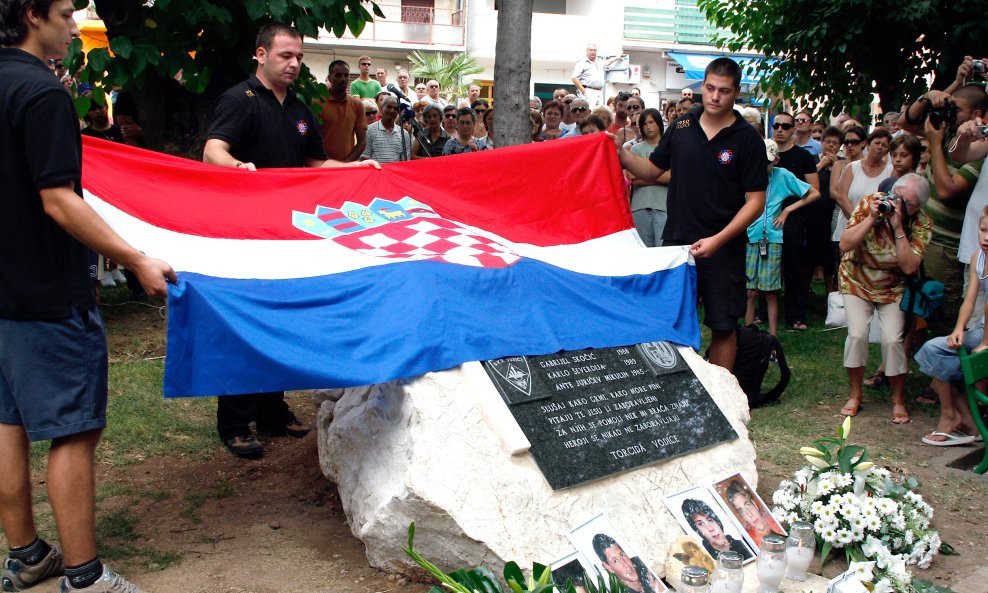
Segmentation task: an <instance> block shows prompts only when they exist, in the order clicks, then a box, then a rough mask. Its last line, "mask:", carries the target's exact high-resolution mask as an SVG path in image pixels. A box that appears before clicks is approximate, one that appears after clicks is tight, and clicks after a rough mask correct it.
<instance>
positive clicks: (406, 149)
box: [360, 121, 412, 163]
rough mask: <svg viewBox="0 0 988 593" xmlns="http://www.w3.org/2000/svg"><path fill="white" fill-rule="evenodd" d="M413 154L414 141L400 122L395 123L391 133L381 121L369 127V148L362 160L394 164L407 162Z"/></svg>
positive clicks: (367, 147) (362, 155) (365, 150)
mask: <svg viewBox="0 0 988 593" xmlns="http://www.w3.org/2000/svg"><path fill="white" fill-rule="evenodd" d="M399 132H400V133H399ZM411 154H412V139H411V138H410V137H409V136H408V132H406V131H405V130H403V129H402V127H401V126H400V125H398V122H395V125H394V129H392V130H391V131H390V132H389V131H387V130H386V129H385V128H384V126H383V125H382V124H381V122H379V121H376V122H374V123H372V124H371V125H369V126H367V146H366V147H365V148H364V152H363V154H361V155H360V158H363V159H374V160H375V161H377V162H379V163H393V162H395V161H407V160H408V159H409V158H411Z"/></svg>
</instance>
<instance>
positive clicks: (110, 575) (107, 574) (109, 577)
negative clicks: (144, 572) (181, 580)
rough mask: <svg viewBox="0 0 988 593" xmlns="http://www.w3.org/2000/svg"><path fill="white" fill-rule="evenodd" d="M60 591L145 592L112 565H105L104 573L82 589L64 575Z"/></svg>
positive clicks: (63, 592) (91, 592)
mask: <svg viewBox="0 0 988 593" xmlns="http://www.w3.org/2000/svg"><path fill="white" fill-rule="evenodd" d="M58 590H59V592H60V593H71V592H72V591H85V592H86V593H144V590H143V589H141V588H140V587H138V586H137V585H135V584H134V583H131V582H130V581H128V580H127V579H125V578H123V577H122V576H120V575H118V574H117V573H115V572H113V571H112V570H110V567H109V566H107V565H105V564H104V565H103V574H102V575H100V578H99V579H97V580H96V582H95V583H93V584H92V585H89V586H88V587H85V588H82V589H76V588H74V587H72V586H71V585H69V579H68V578H67V577H62V580H61V582H60V583H59V585H58Z"/></svg>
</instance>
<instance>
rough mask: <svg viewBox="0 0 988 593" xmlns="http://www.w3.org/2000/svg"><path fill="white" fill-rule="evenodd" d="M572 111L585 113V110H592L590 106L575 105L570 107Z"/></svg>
mask: <svg viewBox="0 0 988 593" xmlns="http://www.w3.org/2000/svg"><path fill="white" fill-rule="evenodd" d="M570 111H572V112H573V113H583V112H585V111H590V108H589V107H574V108H572V109H570Z"/></svg>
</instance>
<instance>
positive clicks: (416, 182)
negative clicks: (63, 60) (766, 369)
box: [83, 134, 700, 397]
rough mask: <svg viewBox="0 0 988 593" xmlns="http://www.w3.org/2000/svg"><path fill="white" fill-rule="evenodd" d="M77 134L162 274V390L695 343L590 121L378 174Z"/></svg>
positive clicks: (684, 297) (341, 379) (667, 260)
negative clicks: (528, 141)
mask: <svg viewBox="0 0 988 593" xmlns="http://www.w3.org/2000/svg"><path fill="white" fill-rule="evenodd" d="M83 142H84V150H83V188H84V190H85V191H84V195H85V198H86V200H87V202H88V203H89V204H91V205H92V206H93V207H94V208H95V209H96V210H97V212H99V214H100V216H102V217H103V218H104V219H105V220H106V221H107V222H108V223H109V224H110V226H111V227H113V229H114V230H116V231H117V232H118V233H120V235H122V236H123V237H124V239H126V240H127V241H128V242H130V243H131V244H132V245H134V246H135V247H137V248H138V249H140V250H141V251H143V252H145V253H147V254H148V255H152V256H154V257H159V258H161V259H164V260H166V261H167V262H169V263H170V264H171V265H172V266H173V267H174V268H175V270H176V271H177V272H178V278H179V281H178V284H176V285H173V286H171V287H170V288H169V294H168V345H167V357H166V361H165V395H166V396H170V397H173V396H199V395H224V394H233V393H254V392H263V391H278V390H283V389H284V390H289V389H313V388H328V387H345V386H355V385H367V384H372V383H379V382H382V381H389V380H392V379H397V378H402V377H410V376H413V375H418V374H422V373H425V372H429V371H436V370H442V369H448V368H451V367H455V366H457V365H459V364H461V363H463V362H466V361H471V360H486V359H492V358H499V357H503V356H512V355H529V354H546V353H551V352H557V351H559V350H574V349H580V348H588V347H606V346H622V345H627V344H633V343H638V342H651V341H657V340H670V341H672V342H675V343H677V344H683V345H688V346H692V347H693V348H698V347H699V345H700V332H699V323H698V320H697V313H696V288H695V286H696V273H695V269H694V267H693V265H692V260H691V259H690V257H689V255H688V253H687V251H686V249H685V248H680V247H670V248H658V249H645V248H643V247H642V244H641V241H640V240H639V238H638V235H637V234H636V232H635V230H634V226H633V224H632V221H631V215H630V212H629V206H628V203H627V199H626V198H625V197H624V193H623V186H622V183H623V182H622V179H621V169H620V165H619V164H618V162H617V159H616V157H615V155H614V147H613V144H611V142H610V141H609V140H608V139H607V138H606V137H605V136H604V135H602V134H601V135H594V136H588V137H583V138H574V139H566V140H559V141H554V142H547V143H543V144H539V145H529V146H518V147H509V148H500V149H497V150H493V151H485V152H481V153H475V154H468V155H459V156H451V157H443V158H435V159H427V160H418V161H413V162H405V163H395V164H390V165H385V166H384V167H383V168H382V169H381V170H376V169H372V168H359V169H267V170H261V171H258V172H250V171H246V170H244V169H231V168H220V167H215V166H211V165H206V164H203V163H199V162H195V161H190V160H185V159H180V158H177V157H171V156H167V155H161V154H157V153H152V152H148V151H144V150H140V149H136V148H132V147H129V146H123V145H120V144H112V143H108V142H105V141H101V140H96V139H93V138H88V137H87V138H85V139H84V140H83Z"/></svg>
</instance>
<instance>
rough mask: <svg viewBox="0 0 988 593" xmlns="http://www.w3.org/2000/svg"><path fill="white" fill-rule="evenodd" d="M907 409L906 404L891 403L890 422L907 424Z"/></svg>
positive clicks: (908, 420)
mask: <svg viewBox="0 0 988 593" xmlns="http://www.w3.org/2000/svg"><path fill="white" fill-rule="evenodd" d="M910 422H912V420H910V419H909V410H908V409H906V404H892V424H909V423H910Z"/></svg>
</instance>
